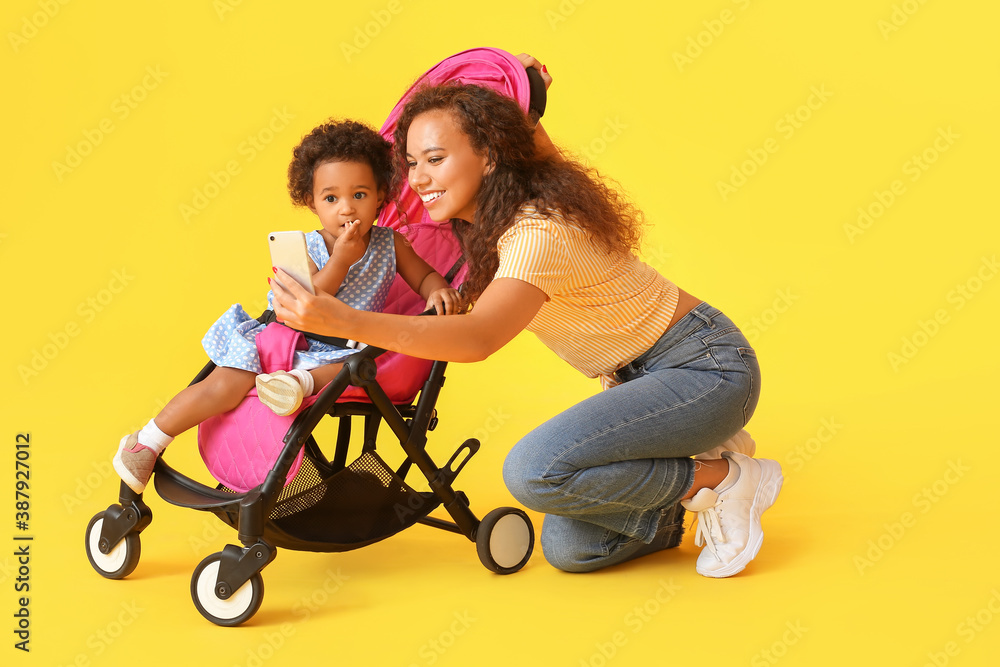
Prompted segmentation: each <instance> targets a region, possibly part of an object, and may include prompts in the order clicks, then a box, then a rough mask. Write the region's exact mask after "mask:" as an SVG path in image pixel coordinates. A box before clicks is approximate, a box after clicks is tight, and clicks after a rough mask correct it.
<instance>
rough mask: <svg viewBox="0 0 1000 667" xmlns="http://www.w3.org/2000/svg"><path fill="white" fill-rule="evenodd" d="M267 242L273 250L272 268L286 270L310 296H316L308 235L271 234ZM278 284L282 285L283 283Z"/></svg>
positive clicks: (295, 233)
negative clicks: (307, 241)
mask: <svg viewBox="0 0 1000 667" xmlns="http://www.w3.org/2000/svg"><path fill="white" fill-rule="evenodd" d="M267 242H268V246H269V247H270V249H271V266H275V267H277V268H279V269H282V270H284V271H285V273H287V274H288V275H290V276H291V277H292V278H295V280H296V281H297V282H298V283H299V284H300V285H302V287H304V288H305V289H307V290H308V291H309V293H310V294H315V293H316V289H315V288H314V287H313V282H312V272H311V271H310V270H309V266H310V264H309V252H308V251H307V250H306V235H305V234H303V233H302V232H271V233H270V234H268V235H267ZM278 284H279V285H281V282H280V281H279V283H278ZM282 287H284V285H282Z"/></svg>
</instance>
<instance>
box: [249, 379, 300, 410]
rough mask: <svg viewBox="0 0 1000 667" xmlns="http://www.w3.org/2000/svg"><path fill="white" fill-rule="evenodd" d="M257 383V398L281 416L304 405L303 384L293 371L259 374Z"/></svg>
mask: <svg viewBox="0 0 1000 667" xmlns="http://www.w3.org/2000/svg"><path fill="white" fill-rule="evenodd" d="M256 384H257V398H258V399H260V402H261V403H263V404H264V405H266V406H267V407H269V408H271V412H273V413H274V414H276V415H278V416H280V417H284V416H286V415H290V414H292V413H293V412H295V411H296V410H298V408H299V406H300V405H302V399H303V397H304V396H303V393H304V392H303V391H302V384H301V383H300V382H299V379H298V378H297V377H295V376H294V375H292V374H291V373H287V372H285V371H275V372H274V373H261V374H260V375H258V376H257V380H256Z"/></svg>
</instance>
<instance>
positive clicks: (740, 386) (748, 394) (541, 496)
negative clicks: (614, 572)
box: [503, 303, 760, 572]
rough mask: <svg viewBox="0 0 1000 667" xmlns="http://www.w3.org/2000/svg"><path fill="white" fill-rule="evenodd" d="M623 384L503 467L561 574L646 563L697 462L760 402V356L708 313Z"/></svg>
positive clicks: (521, 446)
mask: <svg viewBox="0 0 1000 667" xmlns="http://www.w3.org/2000/svg"><path fill="white" fill-rule="evenodd" d="M616 376H617V377H618V379H619V380H620V381H621V382H622V384H620V385H618V386H616V387H612V388H610V389H607V390H605V391H603V392H601V393H600V394H597V395H596V396H592V397H590V398H588V399H587V400H585V401H583V402H582V403H579V404H577V405H575V406H573V407H572V408H570V409H569V410H566V411H565V412H563V413H562V414H560V415H557V416H556V417H554V418H552V419H550V420H549V421H547V422H545V423H544V424H542V425H541V426H539V427H538V428H536V429H534V430H533V431H531V433H529V434H528V435H526V436H525V437H524V438H522V439H521V441H520V442H518V443H517V444H516V445H515V446H514V448H513V449H512V450H511V452H510V454H508V456H507V459H506V461H505V462H504V467H503V474H504V481H505V482H506V484H507V487H508V488H509V489H510V492H511V493H512V494H513V495H514V497H515V498H517V500H518V501H519V502H521V503H522V504H523V505H524V506H525V507H528V508H531V509H533V510H536V511H539V512H544V513H545V514H546V517H545V522H544V525H543V527H542V536H541V542H542V552H543V553H544V554H545V558H546V560H548V561H549V563H551V564H552V565H553V566H555V567H557V568H559V569H562V570H567V571H571V572H586V571H590V570H596V569H599V568H602V567H607V566H609V565H614V564H617V563H621V562H623V561H626V560H629V559H631V558H635V557H636V556H638V555H642V554H643V553H646V552H648V551H649V547H648V546H647V545H648V544H649V543H651V542H652V541H653V539H654V537H655V535H656V529H657V524H658V522H659V518H660V510H662V509H664V508H667V507H670V506H672V505H673V504H675V503H677V502H678V501H679V500H680V499H681V498H683V497H684V495H685V494H686V493H687V492H688V490H690V488H691V486H692V484H693V483H694V461H692V460H691V458H690V457H691V456H694V455H695V454H700V453H701V452H705V451H708V450H709V449H712V448H713V447H715V446H716V445H719V444H720V443H722V442H724V441H725V440H727V439H728V438H730V437H731V436H733V435H734V434H735V433H736V432H737V431H739V430H740V429H741V428H743V426H744V425H745V424H746V423H747V421H748V420H749V419H750V415H752V414H753V411H754V409H755V408H756V407H757V399H758V397H759V396H760V367H759V366H758V364H757V357H756V354H755V353H754V351H753V348H751V347H750V343H748V342H747V339H746V337H744V335H743V334H742V333H741V332H740V330H739V328H737V327H736V325H734V324H733V322H732V320H730V319H729V318H728V317H726V316H725V315H723V314H722V313H721V312H720V311H719V310H717V309H716V308H713V307H712V306H710V305H708V304H707V303H700V304H698V305H697V306H695V308H694V309H693V310H691V311H690V312H689V313H687V314H686V315H685V316H684V317H682V318H681V319H680V320H678V321H677V322H676V323H674V325H673V326H672V327H670V328H669V329H668V330H667V331H666V332H665V333H664V334H663V336H662V337H661V338H660V339H659V340H658V341H657V342H656V343H654V344H653V346H652V347H651V348H649V350H647V351H646V352H644V353H643V354H641V355H640V356H639V357H638V358H637V359H635V360H634V361H633V362H632V363H630V364H628V365H626V366H624V367H623V368H621V369H620V370H619V371H618V372H617V373H616ZM644 547H645V550H644Z"/></svg>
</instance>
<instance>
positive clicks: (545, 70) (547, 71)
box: [542, 65, 549, 74]
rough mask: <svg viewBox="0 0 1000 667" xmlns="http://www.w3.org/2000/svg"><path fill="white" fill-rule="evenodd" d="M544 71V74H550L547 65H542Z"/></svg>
mask: <svg viewBox="0 0 1000 667" xmlns="http://www.w3.org/2000/svg"><path fill="white" fill-rule="evenodd" d="M542 71H543V72H545V73H546V74H548V73H549V70H548V69H546V67H545V65H542Z"/></svg>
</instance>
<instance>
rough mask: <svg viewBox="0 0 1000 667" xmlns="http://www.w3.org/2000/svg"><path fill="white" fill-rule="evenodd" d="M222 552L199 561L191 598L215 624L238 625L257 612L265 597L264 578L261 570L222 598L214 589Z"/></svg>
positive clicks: (192, 582)
mask: <svg viewBox="0 0 1000 667" xmlns="http://www.w3.org/2000/svg"><path fill="white" fill-rule="evenodd" d="M221 559H222V553H221V552H220V553H214V554H212V555H211V556H208V557H207V558H206V559H205V560H203V561H201V562H200V563H199V564H198V567H196V568H195V569H194V574H193V575H191V598H192V599H193V600H194V606H195V607H197V608H198V611H199V612H201V615H202V616H204V617H205V618H207V619H208V620H210V621H212V623H215V624H216V625H226V626H233V625H239V624H240V623H243V622H245V621H248V620H250V618H251V617H252V616H253V615H254V614H256V613H257V610H258V609H260V603H261V602H262V601H263V600H264V579H263V578H262V577H261V576H260V573H259V572H258V573H256V574H254V575H253V576H252V577H250V580H249V581H247V582H246V583H245V584H243V585H242V586H240V588H239V590H237V591H236V592H235V593H233V594H232V595H230V596H229V597H228V598H227V599H225V600H223V599H222V598H220V597H219V596H218V595H217V594H216V592H215V585H216V583H217V582H218V579H219V563H220V561H221Z"/></svg>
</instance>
